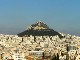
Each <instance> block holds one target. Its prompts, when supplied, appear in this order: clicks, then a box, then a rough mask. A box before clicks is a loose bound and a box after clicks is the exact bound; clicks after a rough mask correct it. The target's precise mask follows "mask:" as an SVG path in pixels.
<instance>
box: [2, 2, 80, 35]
mask: <svg viewBox="0 0 80 60" xmlns="http://www.w3.org/2000/svg"><path fill="white" fill-rule="evenodd" d="M37 21H42V22H44V23H46V24H47V25H48V26H49V27H50V28H52V29H54V30H56V31H58V32H63V33H67V34H68V33H69V34H72V35H79V36H80V0H0V33H3V34H18V33H20V32H23V31H24V30H26V28H27V27H28V26H30V25H31V24H34V23H35V22H37Z"/></svg>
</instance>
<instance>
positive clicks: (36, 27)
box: [28, 21, 49, 30]
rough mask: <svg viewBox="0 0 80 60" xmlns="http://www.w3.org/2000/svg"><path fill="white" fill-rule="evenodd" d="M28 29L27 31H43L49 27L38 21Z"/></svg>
mask: <svg viewBox="0 0 80 60" xmlns="http://www.w3.org/2000/svg"><path fill="white" fill-rule="evenodd" d="M28 29H29V30H43V29H49V27H48V26H47V25H46V24H45V23H43V22H41V21H39V22H36V23H35V24H32V25H31V26H30V27H29V28H28Z"/></svg>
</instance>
